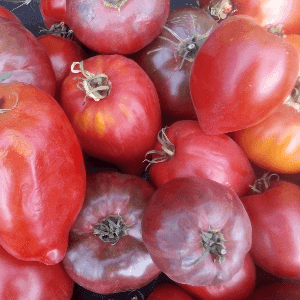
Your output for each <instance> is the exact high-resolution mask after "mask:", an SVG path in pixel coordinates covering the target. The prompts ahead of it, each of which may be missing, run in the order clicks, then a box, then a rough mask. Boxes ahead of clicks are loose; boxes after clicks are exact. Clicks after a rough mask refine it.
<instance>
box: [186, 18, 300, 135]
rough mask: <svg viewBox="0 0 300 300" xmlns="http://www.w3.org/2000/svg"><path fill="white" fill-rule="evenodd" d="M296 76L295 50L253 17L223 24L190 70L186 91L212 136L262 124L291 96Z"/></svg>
mask: <svg viewBox="0 0 300 300" xmlns="http://www.w3.org/2000/svg"><path fill="white" fill-rule="evenodd" d="M237 28H238V30H237ZM298 71H299V54H298V52H297V50H296V49H295V48H294V47H293V46H292V45H291V44H290V43H288V42H287V41H285V40H284V39H282V38H280V37H278V36H276V35H273V34H270V33H268V32H267V31H266V30H265V29H263V28H262V27H261V26H260V25H259V24H258V23H257V22H256V21H255V20H254V19H253V18H251V17H248V16H232V17H229V18H228V19H226V20H224V21H222V22H221V23H220V24H219V26H218V27H217V28H216V29H215V30H214V31H213V32H212V33H211V35H210V36H209V37H208V38H207V39H206V41H205V42H204V44H203V45H202V47H201V48H200V49H199V50H198V53H197V55H196V57H195V60H194V62H193V65H192V69H191V78H190V91H191V96H192V100H193V103H194V105H195V109H196V113H197V117H198V121H199V123H200V126H201V128H202V129H203V131H204V132H206V133H207V134H213V135H216V134H221V133H226V132H231V131H237V130H241V129H245V128H247V127H250V126H253V125H255V124H257V123H259V122H261V121H263V120H264V119H265V118H267V117H268V116H269V115H271V114H272V113H273V112H274V111H275V110H276V109H277V108H278V107H279V106H280V105H281V104H282V103H283V102H284V101H285V99H286V98H287V97H288V95H289V94H290V93H291V92H292V90H293V87H294V85H295V83H296V81H297V77H298ZM275 75H276V76H275Z"/></svg>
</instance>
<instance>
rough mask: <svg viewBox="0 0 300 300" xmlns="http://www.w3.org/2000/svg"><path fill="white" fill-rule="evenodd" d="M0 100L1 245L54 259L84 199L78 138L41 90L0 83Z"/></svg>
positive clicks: (26, 256)
mask: <svg viewBox="0 0 300 300" xmlns="http://www.w3.org/2000/svg"><path fill="white" fill-rule="evenodd" d="M0 99H1V100H0V108H1V110H0V112H2V113H1V114H0V119H1V121H0V182H1V185H0V195H1V198H0V206H1V208H2V209H1V211H0V224H1V225H0V244H1V245H2V246H3V247H4V248H5V249H6V250H7V251H8V252H9V253H10V254H11V255H13V256H15V257H16V258H18V259H21V260H28V261H39V262H42V263H45V264H49V265H50V264H57V263H58V262H60V261H61V260H62V259H63V257H64V255H65V253H66V251H67V246H68V234H69V230H70V228H71V226H72V225H73V223H74V221H75V219H76V217H77V215H78V213H79V211H80V209H81V206H82V203H83V200H84V194H85V185H86V175H85V167H84V161H83V156H82V152H81V148H80V145H79V142H78V140H77V137H76V135H75V133H74V130H73V129H72V127H71V124H70V123H69V121H68V119H67V117H66V115H65V114H64V112H63V110H62V109H61V107H60V106H59V105H58V103H57V102H56V101H55V100H54V99H53V98H52V97H51V96H50V95H49V94H47V93H45V92H44V91H42V90H40V89H38V88H35V87H34V86H32V85H28V84H24V83H12V84H0ZM14 106H15V108H14V109H11V108H12V107H14ZM4 109H11V110H8V111H5V110H4Z"/></svg>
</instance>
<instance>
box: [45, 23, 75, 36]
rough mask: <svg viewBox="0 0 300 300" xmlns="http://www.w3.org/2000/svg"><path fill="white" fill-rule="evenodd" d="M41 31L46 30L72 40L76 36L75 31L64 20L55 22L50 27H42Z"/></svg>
mask: <svg viewBox="0 0 300 300" xmlns="http://www.w3.org/2000/svg"><path fill="white" fill-rule="evenodd" d="M40 28H41V30H40V32H45V33H46V34H54V35H57V36H60V37H63V38H67V39H70V40H72V39H73V37H74V32H73V30H72V29H70V28H69V27H68V26H67V25H66V24H65V23H64V22H60V23H57V24H53V25H52V26H51V27H50V28H49V29H48V28H42V27H40Z"/></svg>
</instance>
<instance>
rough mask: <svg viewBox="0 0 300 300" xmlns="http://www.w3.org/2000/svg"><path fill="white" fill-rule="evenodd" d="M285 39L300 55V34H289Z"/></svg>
mask: <svg viewBox="0 0 300 300" xmlns="http://www.w3.org/2000/svg"><path fill="white" fill-rule="evenodd" d="M283 38H284V39H285V40H286V41H288V42H289V43H291V44H292V45H293V46H294V47H295V48H296V50H297V51H298V53H299V54H300V35H299V34H289V35H284V36H283Z"/></svg>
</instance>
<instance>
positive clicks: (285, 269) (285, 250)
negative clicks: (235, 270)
mask: <svg viewBox="0 0 300 300" xmlns="http://www.w3.org/2000/svg"><path fill="white" fill-rule="evenodd" d="M265 184H266V185H267V186H268V185H269V182H268V181H265ZM299 199H300V187H299V186H297V185H295V184H293V183H290V182H286V181H273V182H271V183H270V187H269V189H267V190H266V191H265V192H262V193H260V194H255V195H250V196H246V197H243V198H242V199H241V200H242V202H243V204H244V206H245V209H246V211H247V213H248V215H249V217H250V220H251V224H252V229H253V241H252V248H251V251H250V253H251V256H252V258H253V260H254V262H255V263H256V264H257V265H259V266H260V267H261V268H262V269H263V270H265V271H266V272H269V273H270V274H273V275H275V276H278V277H283V278H288V279H295V280H299V279H300V259H299V252H300V244H299V242H298V241H299V226H300V201H299Z"/></svg>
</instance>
